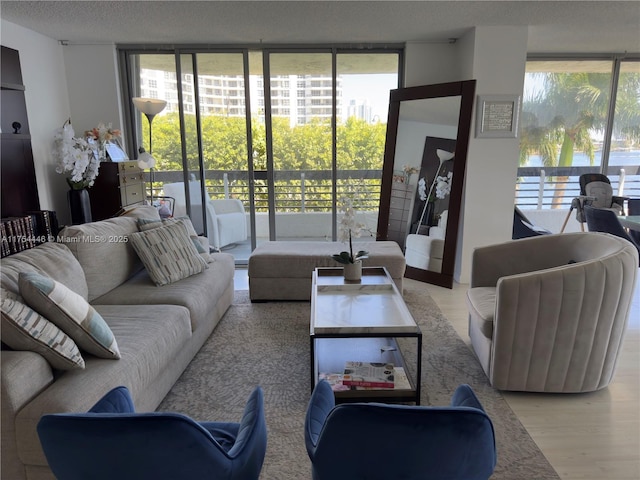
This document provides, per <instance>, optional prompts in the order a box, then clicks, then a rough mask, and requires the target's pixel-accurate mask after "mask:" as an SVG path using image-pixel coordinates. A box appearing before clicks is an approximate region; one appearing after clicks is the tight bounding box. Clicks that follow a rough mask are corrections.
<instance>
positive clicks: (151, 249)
mask: <svg viewBox="0 0 640 480" xmlns="http://www.w3.org/2000/svg"><path fill="white" fill-rule="evenodd" d="M129 240H130V241H131V244H132V245H133V248H134V250H135V251H136V253H137V254H138V256H139V257H140V260H142V263H143V264H144V266H145V267H146V269H147V271H148V272H149V276H150V277H151V279H152V280H153V281H154V282H155V284H156V285H158V286H162V285H168V284H170V283H174V282H177V281H178V280H182V279H183V278H187V277H190V276H191V275H195V274H196V273H201V272H203V271H204V270H205V269H206V268H209V267H208V266H207V262H206V261H205V260H204V259H203V258H202V257H201V256H200V255H199V254H198V251H197V250H196V247H195V246H194V245H193V242H192V241H191V238H189V235H188V234H187V231H186V229H185V227H184V225H183V224H182V222H175V223H168V224H166V225H164V226H162V227H160V228H154V229H152V230H147V231H146V232H137V233H132V234H131V235H130V236H129Z"/></svg>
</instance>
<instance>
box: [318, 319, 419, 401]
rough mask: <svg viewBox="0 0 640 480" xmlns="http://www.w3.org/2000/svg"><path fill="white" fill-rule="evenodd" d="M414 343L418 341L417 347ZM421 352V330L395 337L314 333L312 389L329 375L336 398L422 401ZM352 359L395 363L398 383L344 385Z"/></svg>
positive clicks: (339, 399) (338, 399)
mask: <svg viewBox="0 0 640 480" xmlns="http://www.w3.org/2000/svg"><path fill="white" fill-rule="evenodd" d="M411 344H414V346H413V348H411V347H412V345H411ZM403 351H404V352H406V355H405V354H403ZM421 352H422V333H421V332H420V331H419V330H417V331H416V332H414V333H411V334H403V335H401V336H393V337H380V336H377V337H372V336H366V335H363V336H354V337H348V338H344V337H340V338H336V337H325V336H311V389H312V390H313V388H314V387H315V385H316V384H317V383H318V381H320V380H321V379H325V380H327V381H328V382H329V383H330V384H332V389H333V391H334V393H335V397H336V402H349V401H352V402H357V401H376V402H415V404H416V405H419V404H420V383H421V382H420V379H421V365H420V364H421ZM350 361H357V362H381V363H392V364H393V366H394V387H393V388H372V387H354V386H345V385H342V378H341V376H342V374H343V373H344V368H345V365H346V363H347V362H350ZM407 361H408V363H407Z"/></svg>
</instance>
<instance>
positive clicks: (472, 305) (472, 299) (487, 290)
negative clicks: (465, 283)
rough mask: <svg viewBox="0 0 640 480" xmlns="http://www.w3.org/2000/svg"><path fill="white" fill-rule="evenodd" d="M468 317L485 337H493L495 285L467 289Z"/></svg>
mask: <svg viewBox="0 0 640 480" xmlns="http://www.w3.org/2000/svg"><path fill="white" fill-rule="evenodd" d="M467 304H468V306H469V313H470V319H471V321H473V322H476V323H477V324H478V326H479V327H480V331H481V332H482V334H483V335H484V336H485V337H487V338H492V337H493V318H494V315H495V310H496V289H495V287H475V288H470V289H469V290H467Z"/></svg>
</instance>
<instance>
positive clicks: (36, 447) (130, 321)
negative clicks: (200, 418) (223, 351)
mask: <svg viewBox="0 0 640 480" xmlns="http://www.w3.org/2000/svg"><path fill="white" fill-rule="evenodd" d="M96 310H97V311H98V313H100V315H102V317H103V318H104V319H105V321H106V322H107V324H108V325H109V327H110V328H111V330H112V331H113V332H114V334H115V335H116V337H117V338H118V339H119V340H120V343H119V345H118V346H119V347H120V352H121V355H122V358H121V359H120V360H118V361H117V362H114V361H112V360H108V359H104V358H97V357H94V356H92V355H88V356H86V357H85V361H86V368H85V370H70V371H67V372H64V373H63V374H62V375H60V376H59V377H58V378H57V379H56V381H55V382H53V383H52V384H51V385H49V387H48V388H46V389H45V390H43V391H42V392H41V393H40V394H39V395H37V396H36V397H35V398H33V399H32V400H31V402H29V403H28V404H26V405H25V406H24V407H23V408H22V409H21V410H20V411H19V412H18V413H17V415H16V423H15V425H16V441H17V448H18V452H19V455H20V458H21V459H22V461H23V462H24V463H25V464H30V465H32V466H33V465H40V466H46V465H47V461H46V458H45V457H44V454H43V452H42V448H41V447H40V442H39V439H38V434H37V431H36V425H37V423H38V421H39V420H40V418H41V416H42V415H43V413H45V412H46V413H51V412H59V413H66V412H86V411H88V410H89V409H90V408H91V407H92V406H93V405H95V403H96V402H97V401H98V400H100V398H102V397H103V396H104V395H105V393H107V392H108V391H109V390H111V389H112V388H115V387H118V386H121V385H124V386H126V387H127V388H128V389H129V391H130V392H131V396H132V398H133V399H134V402H135V403H136V405H137V404H138V402H139V401H140V399H143V400H145V401H146V400H147V399H148V398H149V397H155V396H156V395H157V393H153V391H154V390H159V391H161V392H163V394H164V390H165V388H166V389H167V390H168V388H169V387H167V386H165V385H164V384H162V383H161V382H160V383H158V382H159V380H158V379H159V378H163V377H166V375H167V373H171V375H169V377H170V378H177V377H178V376H179V374H180V373H181V372H182V370H184V368H185V365H184V364H183V363H181V362H176V361H175V360H174V359H176V358H179V357H180V356H181V352H182V351H184V350H185V349H188V348H189V340H190V339H191V328H190V324H189V311H188V310H187V309H186V308H184V307H177V306H174V305H140V306H121V305H108V306H98V307H96ZM3 460H4V459H3ZM42 478H44V477H42ZM47 478H50V477H47ZM3 479H4V477H3Z"/></svg>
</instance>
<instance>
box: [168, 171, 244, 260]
mask: <svg viewBox="0 0 640 480" xmlns="http://www.w3.org/2000/svg"><path fill="white" fill-rule="evenodd" d="M162 189H163V191H164V193H165V195H168V196H170V197H173V198H174V199H175V205H174V211H173V216H174V217H181V216H184V215H186V214H187V202H186V196H185V192H184V183H183V182H176V183H165V184H164V185H163V187H162ZM189 198H190V199H191V200H190V204H191V221H192V223H193V226H194V227H195V229H196V231H197V232H198V233H200V232H203V231H204V228H203V226H202V197H201V195H200V182H198V181H191V182H189ZM206 218H207V237H208V238H209V244H210V245H211V246H212V247H213V248H214V249H215V250H220V249H222V248H223V247H226V246H228V245H231V244H234V243H238V242H244V241H245V240H246V239H247V237H248V232H247V216H246V214H245V210H244V206H243V205H242V202H241V201H240V200H237V199H233V198H228V199H218V200H211V199H209V200H208V201H207V202H206Z"/></svg>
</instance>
